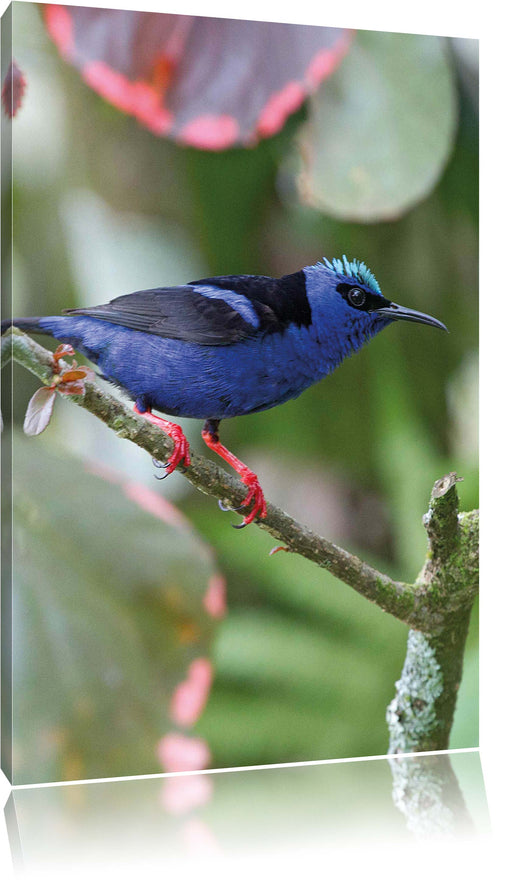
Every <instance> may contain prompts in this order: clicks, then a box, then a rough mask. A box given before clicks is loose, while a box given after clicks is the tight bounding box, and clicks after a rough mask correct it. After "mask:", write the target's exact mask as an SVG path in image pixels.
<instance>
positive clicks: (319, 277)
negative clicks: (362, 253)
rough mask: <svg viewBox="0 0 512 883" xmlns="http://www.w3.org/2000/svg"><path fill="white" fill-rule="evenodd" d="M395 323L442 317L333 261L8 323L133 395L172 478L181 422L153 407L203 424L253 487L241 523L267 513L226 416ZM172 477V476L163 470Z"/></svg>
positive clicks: (185, 458) (325, 370)
mask: <svg viewBox="0 0 512 883" xmlns="http://www.w3.org/2000/svg"><path fill="white" fill-rule="evenodd" d="M398 319H403V320H405V321H408V322H420V323H422V324H425V325H433V326H434V327H436V328H442V329H444V330H446V328H445V326H444V325H443V323H442V322H439V321H438V320H437V319H434V318H432V317H431V316H427V315H425V314H424V313H419V312H417V311H416V310H410V309H406V308H405V307H401V306H398V305H397V304H395V303H392V302H391V301H390V300H387V298H385V297H384V295H383V294H382V292H381V290H380V287H379V284H378V282H377V280H376V278H375V276H374V275H373V273H371V272H370V270H369V269H368V267H367V266H366V265H365V264H364V263H363V262H361V261H357V260H352V261H349V260H348V259H347V258H346V257H345V256H343V258H342V260H339V259H337V258H335V259H334V260H332V261H328V260H327V259H326V258H324V259H323V261H320V262H318V263H316V264H314V265H312V266H309V267H304V269H302V270H299V271H298V272H296V273H291V274H290V275H287V276H282V277H281V278H280V279H274V278H272V277H269V276H217V277H214V278H210V279H199V280H197V281H195V282H189V283H188V284H186V285H178V286H176V287H172V288H152V289H149V290H147V291H135V292H133V293H132V294H125V295H122V296H120V297H116V298H114V300H112V301H110V302H109V303H107V304H102V305H100V306H97V307H91V308H87V309H71V310H65V311H64V315H62V316H45V317H38V318H30V319H13V320H8V321H7V322H3V323H2V331H3V330H4V328H5V327H7V326H10V325H16V326H17V327H18V328H20V329H23V330H26V331H31V332H37V333H41V334H48V335H51V336H52V337H55V338H57V339H58V340H60V341H63V342H65V343H69V344H71V346H73V347H74V348H75V349H76V350H78V351H79V352H81V353H83V354H84V355H85V356H86V357H87V358H88V359H90V360H91V361H92V362H94V363H95V364H96V365H97V366H98V368H99V369H100V372H101V376H102V377H104V378H105V379H107V380H109V381H110V382H111V383H113V384H114V385H115V386H117V387H119V388H121V389H122V390H124V391H125V392H126V393H128V395H129V396H130V398H132V399H133V400H134V401H135V405H134V408H135V411H136V412H137V413H138V414H141V415H143V416H144V417H146V418H147V419H148V420H150V421H151V422H152V423H154V424H156V425H157V426H160V427H161V428H162V429H163V430H164V431H165V432H166V433H167V434H168V435H169V436H170V438H172V439H173V441H174V445H175V448H174V451H173V455H172V457H171V459H170V460H169V462H168V463H167V464H160V465H162V466H163V467H164V468H165V470H166V474H170V473H171V472H173V471H174V469H175V468H176V466H177V465H178V464H179V463H183V465H184V466H187V465H189V464H190V456H189V446H188V442H187V440H186V438H185V435H184V434H183V431H182V429H181V428H180V427H179V426H178V425H176V424H175V423H171V422H169V421H167V420H163V419H162V418H160V417H157V416H156V415H154V414H153V413H152V411H153V409H156V410H158V411H162V412H164V413H165V414H168V415H172V416H175V417H196V418H199V419H201V420H204V421H205V423H204V427H203V431H202V437H203V439H204V441H205V443H206V444H207V446H208V447H209V448H210V449H211V450H213V451H215V452H216V453H217V454H219V455H220V456H221V457H222V458H223V459H224V460H225V461H226V462H227V463H229V464H230V466H232V467H233V468H234V469H235V470H236V472H237V473H238V474H239V476H240V478H241V480H242V482H243V483H244V484H245V485H246V487H247V495H246V497H245V499H244V500H243V503H242V505H241V506H240V508H241V509H242V508H245V507H249V506H251V509H250V511H249V513H248V515H246V516H245V518H244V519H243V521H242V523H241V524H239V525H236V526H237V527H245V525H247V524H250V523H251V522H252V521H253V520H254V518H255V517H256V516H259V517H260V518H265V516H266V514H267V510H266V504H265V498H264V495H263V492H262V489H261V486H260V483H259V481H258V478H257V476H256V475H255V473H254V472H252V471H251V470H250V469H249V468H248V467H247V466H246V465H245V464H244V463H242V462H241V461H240V460H239V459H238V458H237V457H235V456H234V455H233V454H232V453H231V452H230V451H229V450H228V449H227V448H225V447H224V445H222V444H221V442H220V439H219V423H220V421H221V420H224V419H226V418H228V417H238V416H240V415H243V414H253V413H255V412H256V411H264V410H266V409H268V408H273V407H274V406H275V405H279V404H281V403H282V402H287V401H288V400H289V399H293V398H296V397H297V396H299V395H300V394H301V393H302V392H303V391H304V390H305V389H307V388H308V387H309V386H311V385H312V384H313V383H316V382H317V381H319V380H321V379H322V377H325V376H326V375H327V374H329V373H330V372H331V371H333V370H334V369H335V368H336V367H337V366H338V365H339V364H340V363H341V362H342V361H343V359H345V358H346V357H347V356H350V355H351V354H352V353H355V352H357V350H359V349H360V348H361V347H362V346H363V344H364V343H365V342H366V341H368V340H370V339H371V338H372V337H373V336H374V335H375V334H377V332H378V331H381V330H382V329H383V328H385V327H386V325H389V324H390V323H391V322H394V321H396V320H398ZM162 477H165V476H162Z"/></svg>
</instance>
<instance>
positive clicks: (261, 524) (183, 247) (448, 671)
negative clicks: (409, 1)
mask: <svg viewBox="0 0 512 883" xmlns="http://www.w3.org/2000/svg"><path fill="white" fill-rule="evenodd" d="M1 74H2V414H3V433H2V507H3V508H2V531H3V533H2V543H3V546H2V553H3V554H2V614H3V615H2V646H3V656H2V660H3V668H2V697H3V708H2V766H3V770H4V771H5V773H6V775H7V776H8V778H9V779H10V781H12V782H13V783H15V784H31V783H41V782H57V781H77V780H82V779H91V778H104V777H118V776H133V775H142V774H152V773H165V772H183V771H191V770H207V769H222V768H230V767H239V766H255V765H261V764H275V763H290V762H300V761H310V760H327V759H334V758H351V757H363V756H364V757H366V756H370V757H371V756H380V755H385V754H386V753H387V752H388V751H389V752H390V753H391V754H394V755H400V754H402V753H414V752H424V751H428V752H431V751H432V752H434V751H438V750H441V749H446V748H472V747H476V746H478V730H477V721H478V687H477V685H478V610H477V600H476V597H477V589H478V511H477V506H478V460H477V442H478V439H477V413H476V411H477V376H478V336H477V334H478V327H477V306H478V292H477V279H478V239H477V223H478V202H477V168H478V103H477V78H478V51H477V43H476V41H472V40H463V39H457V38H448V37H445V36H436V35H418V34H415V35H413V34H404V33H387V32H386V33H385V32H377V31H365V30H353V29H348V28H343V27H316V26H312V25H296V24H287V23H285V22H281V23H279V22H278V23H276V22H257V21H247V20H234V19H233V20H231V19H222V18H215V17H211V18H209V17H198V16H191V15H184V14H174V13H172V12H170V13H169V14H165V13H152V12H146V11H140V12H137V11H132V10H122V9H119V10H109V9H103V8H94V7H89V6H88V7H85V6H67V5H64V4H38V3H13V4H12V5H11V6H10V7H9V8H8V10H7V11H6V12H5V14H4V16H3V19H2V72H1ZM11 221H12V223H11ZM402 772H403V769H402ZM187 781H188V782H189V786H188V788H189V791H188V792H187V795H185V797H184V798H183V799H184V800H185V805H186V807H190V806H191V805H193V804H194V801H196V802H199V803H200V802H201V801H204V800H207V799H208V795H207V794H205V793H204V787H206V786H205V783H206V782H207V778H206V777H203V778H202V780H201V781H202V782H203V786H202V787H203V791H201V787H200V786H197V781H196V783H195V785H194V781H193V779H192V778H190V779H189V780H187ZM190 783H192V784H190ZM402 786H403V787H404V788H405V786H404V785H403V782H402ZM194 788H195V790H194ZM171 790H172V789H171ZM180 793H181V792H180ZM404 793H405V791H404ZM169 799H171V798H169ZM176 799H177V800H178V803H179V800H180V799H182V798H181V797H180V795H178V798H176ZM187 800H188V801H189V802H188V803H187Z"/></svg>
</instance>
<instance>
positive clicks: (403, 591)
mask: <svg viewBox="0 0 512 883" xmlns="http://www.w3.org/2000/svg"><path fill="white" fill-rule="evenodd" d="M9 357H12V359H14V361H16V362H18V363H19V364H20V365H23V366H24V367H25V368H27V369H28V370H29V371H31V372H32V373H33V374H35V375H36V376H37V377H38V378H39V379H40V380H41V381H42V382H43V383H44V384H49V383H51V379H52V373H53V371H52V365H53V362H52V353H51V352H50V351H49V350H46V349H44V347H42V346H40V345H39V344H38V343H36V342H35V341H34V340H32V338H30V337H29V336H28V335H26V334H23V333H22V332H20V331H19V330H18V329H13V331H12V334H11V333H10V332H9V331H8V332H6V334H4V335H3V337H2V365H3V364H4V363H5V362H6V361H7V360H8V359H9ZM65 398H66V399H72V400H73V402H74V403H75V404H77V405H79V406H80V407H83V408H85V409H86V410H87V411H90V412H91V413H92V414H94V415H95V416H96V417H98V418H99V419H100V420H102V421H103V422H104V423H105V424H106V425H107V426H109V427H110V429H112V430H113V431H114V432H115V433H116V434H117V435H118V436H119V437H120V438H125V439H128V440H129V441H131V442H133V443H134V444H137V445H138V446H139V447H141V448H143V449H144V450H145V451H147V452H148V453H149V454H151V456H153V457H154V458H155V459H158V460H160V461H166V460H168V459H169V457H170V456H171V454H172V451H173V447H174V445H173V442H172V440H171V439H170V438H168V436H167V435H166V434H165V433H164V432H162V430H160V429H159V428H158V427H156V426H153V425H152V424H151V423H149V422H148V421H147V420H145V419H144V418H143V417H140V416H139V415H137V414H136V413H134V412H133V411H131V410H130V409H129V408H128V407H127V406H126V405H124V404H123V403H122V402H120V401H119V400H118V399H116V398H115V397H114V396H112V395H111V394H110V393H108V392H106V391H104V390H103V389H101V388H100V386H99V385H98V384H97V383H96V382H95V381H93V380H91V381H88V382H87V383H86V391H85V395H83V396H70V395H67V396H65ZM178 469H179V471H180V472H183V473H184V474H185V476H186V478H187V479H188V481H190V482H191V483H192V484H193V485H194V486H195V487H196V488H197V489H198V490H200V491H202V492H203V493H205V494H208V495H210V496H212V497H215V498H216V499H220V500H222V502H223V503H224V504H226V505H228V506H230V507H233V508H234V507H236V506H239V505H240V503H241V502H242V500H243V498H244V496H245V494H246V492H247V489H246V487H245V486H244V485H243V484H242V483H241V482H240V481H239V480H238V479H235V478H234V477H232V476H230V475H228V473H226V472H225V471H224V470H223V469H221V468H220V467H219V466H217V465H216V464H214V463H212V462H211V461H210V460H207V459H205V458H204V457H202V456H200V455H199V454H196V453H194V452H191V464H190V466H189V467H188V468H185V467H183V466H181V467H180V466H179V467H178ZM255 523H256V522H255ZM257 524H258V526H259V527H260V528H262V529H263V530H266V531H267V532H268V533H269V534H271V535H272V536H273V537H274V538H275V539H276V540H278V541H279V542H280V543H282V544H283V545H285V546H286V547H287V548H288V549H289V550H290V551H292V552H297V553H298V554H300V555H302V556H303V557H304V558H307V559H309V560H310V561H313V562H314V563H315V564H318V565H319V566H320V567H323V568H325V569H326V570H328V571H329V572H330V573H331V574H333V576H335V577H337V578H338V579H340V580H342V581H343V582H344V583H346V584H347V585H349V586H351V587H352V588H353V589H355V591H357V592H359V594H361V595H363V596H364V597H365V598H367V599H368V600H369V601H372V602H373V603H375V604H378V605H379V607H381V608H382V610H384V611H386V612H387V613H390V614H392V615H393V616H395V617H397V618H398V619H401V620H402V621H403V622H405V623H407V624H408V625H409V626H411V627H413V628H417V629H422V628H428V630H429V631H435V629H436V626H440V624H441V619H440V614H439V616H437V614H436V611H435V610H432V607H431V604H430V603H429V596H428V594H427V593H425V592H423V591H421V586H419V585H418V584H416V585H414V586H412V585H409V584H407V583H402V582H398V581H396V580H393V579H391V578H390V577H389V576H387V575H386V574H383V573H380V572H379V571H378V570H376V569H375V568H373V567H371V566H370V565H369V564H366V563H365V562H364V561H362V560H361V559H360V558H358V557H357V556H356V555H352V554H351V553H350V552H347V551H346V550H345V549H342V548H341V547H340V546H337V545H335V544H334V543H331V542H330V541H329V540H327V539H325V538H324V537H321V536H319V535H318V534H315V533H314V532H313V531H311V530H310V529H309V528H307V527H305V526H304V525H302V524H300V523H299V522H298V521H296V520H295V519H294V518H292V517H291V516H290V515H288V514H287V513H286V512H283V511H282V510H281V509H279V508H278V507H277V506H275V505H273V504H271V503H270V504H268V514H267V517H266V518H265V519H257Z"/></svg>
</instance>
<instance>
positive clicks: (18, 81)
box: [2, 59, 27, 119]
mask: <svg viewBox="0 0 512 883" xmlns="http://www.w3.org/2000/svg"><path fill="white" fill-rule="evenodd" d="M26 86H27V81H26V79H25V77H24V76H23V73H22V71H21V70H20V68H19V67H18V65H17V64H16V62H15V61H14V59H13V60H12V61H11V63H10V65H9V68H8V70H7V73H6V75H5V79H4V83H3V86H2V104H3V106H4V111H5V113H6V114H7V116H8V117H9V119H12V118H13V116H15V115H16V112H17V111H18V110H19V109H20V107H21V102H22V100H23V95H24V93H25V89H26Z"/></svg>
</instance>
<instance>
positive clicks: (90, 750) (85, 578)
mask: <svg viewBox="0 0 512 883" xmlns="http://www.w3.org/2000/svg"><path fill="white" fill-rule="evenodd" d="M13 491H14V494H13V497H14V506H13V509H14V561H13V589H14V594H13V598H14V603H13V608H14V610H13V687H14V703H13V737H14V740H13V741H14V752H13V754H14V776H13V778H14V781H15V783H24V782H39V781H45V780H56V779H60V778H64V779H75V778H87V777H104V776H114V775H117V776H119V775H132V774H137V773H151V772H158V771H161V766H160V763H159V760H158V742H159V740H160V739H161V738H162V737H163V736H164V735H165V734H166V733H167V732H169V731H171V730H176V728H178V730H179V729H180V727H179V723H180V722H179V721H178V720H177V719H176V715H175V714H174V715H173V707H174V706H173V702H174V704H176V698H177V697H178V698H179V696H180V695H181V693H183V692H184V691H187V690H188V692H189V693H190V692H191V687H194V684H193V683H192V674H193V672H194V666H196V667H197V665H198V664H199V665H200V666H202V667H203V668H204V667H205V666H208V665H209V662H208V656H209V654H210V645H211V640H212V637H213V632H214V624H215V617H214V616H212V613H211V612H209V610H210V611H211V610H212V609H213V608H212V606H211V603H210V601H211V597H210V596H211V587H212V580H214V577H215V569H214V568H215V565H214V561H213V556H212V554H211V552H210V551H209V548H208V547H207V546H206V545H205V544H204V543H203V541H202V540H201V539H200V537H199V536H198V535H197V534H196V533H195V532H194V531H193V530H192V528H191V527H190V526H189V524H188V522H187V521H186V520H185V519H184V518H183V517H182V516H181V515H180V513H179V512H178V510H176V509H175V508H174V507H173V506H172V505H171V504H170V503H167V502H166V500H165V499H163V498H162V497H160V496H159V495H158V494H156V493H155V492H153V491H148V490H147V489H146V488H144V487H143V486H140V485H138V484H135V483H131V482H127V481H126V480H122V479H121V480H120V479H118V478H116V476H115V475H110V474H108V473H104V474H102V475H98V474H95V471H94V469H93V468H84V465H83V463H82V462H81V461H79V460H74V459H72V458H70V457H69V456H67V455H65V454H64V453H59V454H56V453H52V454H49V453H48V451H47V450H46V449H45V446H44V445H43V444H41V443H40V442H38V443H35V442H32V443H31V442H29V441H27V440H26V439H24V438H22V437H18V436H16V437H15V447H14V470H13ZM6 502H8V501H6ZM209 589H210V591H209ZM214 613H215V611H214ZM180 691H181V693H180ZM192 692H193V690H192ZM203 693H204V691H203ZM184 698H185V699H194V698H195V697H194V696H185V697H184ZM189 704H190V703H189ZM196 704H197V703H196ZM198 711H200V709H198ZM190 723H191V721H190V720H187V721H186V722H185V729H187V728H188V726H189V725H190ZM177 725H178V726H177Z"/></svg>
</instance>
